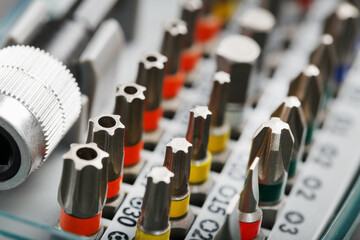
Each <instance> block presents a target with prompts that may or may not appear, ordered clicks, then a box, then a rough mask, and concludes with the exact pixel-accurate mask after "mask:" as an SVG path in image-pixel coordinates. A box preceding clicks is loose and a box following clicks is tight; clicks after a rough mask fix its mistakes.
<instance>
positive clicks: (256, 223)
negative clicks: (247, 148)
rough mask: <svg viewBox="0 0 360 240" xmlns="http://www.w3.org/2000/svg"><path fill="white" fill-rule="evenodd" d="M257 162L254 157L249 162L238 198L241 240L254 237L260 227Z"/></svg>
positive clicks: (257, 159)
mask: <svg viewBox="0 0 360 240" xmlns="http://www.w3.org/2000/svg"><path fill="white" fill-rule="evenodd" d="M258 164H259V158H258V157H256V158H255V160H254V161H253V162H252V163H251V165H250V167H249V169H248V171H247V177H246V180H245V185H244V188H243V190H242V192H241V194H240V200H239V206H238V211H239V227H240V235H241V239H242V240H251V239H255V238H256V237H257V236H258V235H259V233H260V229H261V222H262V211H261V209H260V208H259V206H258V203H259V184H258V173H259V172H258Z"/></svg>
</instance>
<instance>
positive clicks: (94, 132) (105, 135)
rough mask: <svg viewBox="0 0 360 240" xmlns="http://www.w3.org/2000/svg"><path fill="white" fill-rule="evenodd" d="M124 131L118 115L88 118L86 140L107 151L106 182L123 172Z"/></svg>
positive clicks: (111, 180)
mask: <svg viewBox="0 0 360 240" xmlns="http://www.w3.org/2000/svg"><path fill="white" fill-rule="evenodd" d="M124 133H125V126H124V125H123V124H122V123H121V122H120V116H119V115H109V114H102V115H100V116H97V117H94V118H91V119H90V120H89V130H88V138H87V142H88V143H89V142H94V143H96V144H97V145H98V147H99V148H100V149H101V150H103V151H105V152H107V153H109V160H108V162H109V164H108V182H113V181H115V180H117V179H119V178H120V176H121V175H122V172H123V171H122V169H123V160H124Z"/></svg>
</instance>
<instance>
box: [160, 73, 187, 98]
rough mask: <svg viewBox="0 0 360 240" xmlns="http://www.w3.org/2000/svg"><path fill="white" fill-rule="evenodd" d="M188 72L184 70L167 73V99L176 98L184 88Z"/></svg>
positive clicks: (165, 96) (165, 86)
mask: <svg viewBox="0 0 360 240" xmlns="http://www.w3.org/2000/svg"><path fill="white" fill-rule="evenodd" d="M185 76H186V74H185V73H184V72H182V71H179V72H177V73H176V74H174V75H167V76H165V77H164V84H163V92H162V93H163V97H164V98H165V99H170V98H174V97H175V96H176V95H177V94H178V93H179V91H180V89H181V88H182V86H183V85H184V82H185Z"/></svg>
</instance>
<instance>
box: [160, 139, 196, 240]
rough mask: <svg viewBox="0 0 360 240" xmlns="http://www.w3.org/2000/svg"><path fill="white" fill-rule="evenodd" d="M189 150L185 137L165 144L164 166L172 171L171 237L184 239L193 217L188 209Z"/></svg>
mask: <svg viewBox="0 0 360 240" xmlns="http://www.w3.org/2000/svg"><path fill="white" fill-rule="evenodd" d="M191 152H192V144H191V143H189V142H188V141H186V139H185V138H173V139H171V141H170V142H169V143H168V144H167V145H166V152H165V160H164V167H166V168H167V169H169V170H170V171H171V172H173V173H174V177H173V178H172V179H171V207H170V220H171V236H170V238H171V239H184V238H185V236H186V233H187V232H188V230H189V228H190V226H191V224H192V222H193V221H194V219H195V216H194V214H193V213H192V212H191V210H190V209H189V203H190V188H189V177H190V163H191Z"/></svg>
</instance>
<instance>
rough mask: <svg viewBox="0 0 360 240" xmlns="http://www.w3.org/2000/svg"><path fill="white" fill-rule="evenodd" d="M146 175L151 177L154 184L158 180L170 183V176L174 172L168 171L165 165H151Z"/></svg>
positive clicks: (172, 175)
mask: <svg viewBox="0 0 360 240" xmlns="http://www.w3.org/2000/svg"><path fill="white" fill-rule="evenodd" d="M147 177H148V178H151V179H152V182H153V183H154V184H156V183H159V182H164V183H166V184H170V182H171V178H172V177H174V173H172V172H171V171H169V170H168V169H167V168H166V167H153V168H152V169H151V170H150V172H149V173H148V174H147Z"/></svg>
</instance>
